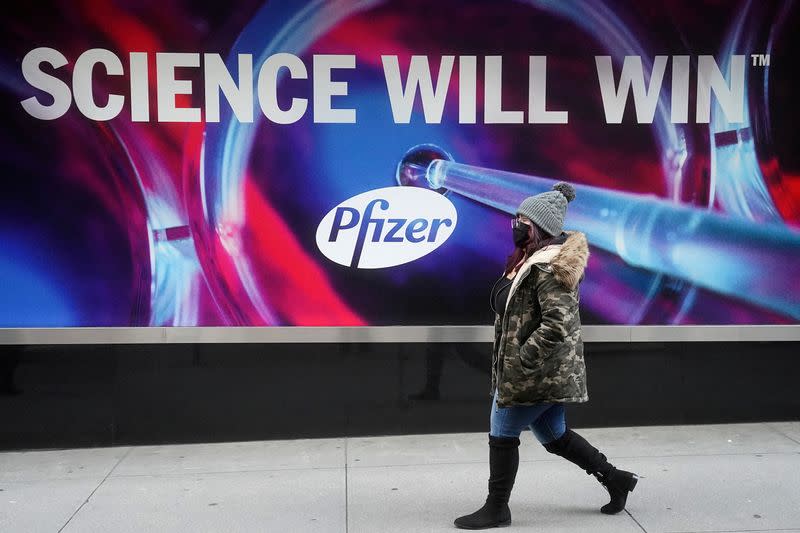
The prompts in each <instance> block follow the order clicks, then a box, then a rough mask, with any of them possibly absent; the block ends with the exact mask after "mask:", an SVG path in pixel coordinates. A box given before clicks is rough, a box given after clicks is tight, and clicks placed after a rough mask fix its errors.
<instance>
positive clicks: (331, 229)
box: [317, 187, 457, 268]
mask: <svg viewBox="0 0 800 533" xmlns="http://www.w3.org/2000/svg"><path fill="white" fill-rule="evenodd" d="M456 220H457V215H456V208H455V206H454V205H453V204H452V202H450V200H448V199H447V198H445V197H444V196H442V195H441V194H439V193H437V192H434V191H431V190H429V189H422V188H418V187H386V188H384V189H375V190H373V191H368V192H365V193H362V194H359V195H357V196H353V197H352V198H350V199H348V200H345V201H344V202H342V203H340V204H339V205H337V206H336V207H334V208H333V209H331V210H330V211H329V212H328V214H327V215H325V217H324V218H323V219H322V222H320V223H319V226H318V227H317V247H318V248H319V250H320V251H321V252H322V253H323V254H324V255H325V257H327V258H328V259H330V260H331V261H334V262H336V263H339V264H340V265H344V266H349V267H353V268H386V267H391V266H396V265H402V264H405V263H410V262H411V261H414V260H416V259H419V258H420V257H423V256H425V255H428V254H429V253H431V252H432V251H434V250H435V249H437V248H438V247H439V246H441V245H442V244H444V242H445V241H446V240H447V239H448V238H449V237H450V235H452V234H453V230H455V228H456Z"/></svg>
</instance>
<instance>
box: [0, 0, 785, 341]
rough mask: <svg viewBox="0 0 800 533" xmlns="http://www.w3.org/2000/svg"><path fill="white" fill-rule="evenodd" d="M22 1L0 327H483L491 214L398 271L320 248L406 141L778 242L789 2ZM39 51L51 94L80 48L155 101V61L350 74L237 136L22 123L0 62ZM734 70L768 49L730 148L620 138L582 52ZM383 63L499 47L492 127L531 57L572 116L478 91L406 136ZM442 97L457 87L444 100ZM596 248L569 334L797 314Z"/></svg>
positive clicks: (475, 214)
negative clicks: (142, 64)
mask: <svg viewBox="0 0 800 533" xmlns="http://www.w3.org/2000/svg"><path fill="white" fill-rule="evenodd" d="M31 4H38V5H30V6H17V7H15V8H14V9H13V12H10V13H7V14H6V15H5V16H4V18H3V20H2V22H0V27H2V34H0V41H2V45H0V68H1V69H2V72H1V75H2V80H3V84H2V87H0V90H1V91H2V98H1V99H0V109H1V110H2V116H3V117H4V120H3V123H2V126H1V127H0V135H1V137H0V143H1V144H0V154H1V156H2V158H1V159H0V165H1V166H2V171H3V179H4V181H3V183H4V192H3V194H2V195H0V327H44V326H52V327H70V326H193V325H204V326H224V325H244V326H269V325H296V326H317V325H326V326H358V325H445V324H485V323H488V322H489V321H490V320H491V314H490V311H489V308H488V290H489V287H490V286H491V284H492V282H493V281H494V279H495V277H496V276H497V275H498V273H499V271H500V269H501V268H502V265H503V264H504V260H505V257H506V256H507V254H508V253H509V252H510V250H509V244H510V242H511V235H510V229H509V223H508V215H507V214H506V213H503V212H500V211H497V210H495V209H493V208H490V207H487V206H486V205H483V204H482V203H480V202H478V201H475V200H471V199H468V198H465V197H461V196H459V195H457V194H450V195H449V196H448V197H449V198H450V200H451V201H452V202H453V203H454V205H455V206H456V209H457V210H458V220H459V223H458V227H457V229H456V231H455V233H454V234H453V236H452V237H451V238H450V239H449V240H448V241H447V242H446V243H445V244H444V245H443V246H442V247H441V248H439V249H438V250H436V251H435V252H434V253H432V254H430V255H428V256H425V257H424V258H422V259H420V260H417V261H415V262H412V263H409V264H405V265H402V266H399V267H394V268H388V269H381V270H356V269H350V268H347V267H343V266H340V265H337V264H334V263H333V262H331V261H329V260H327V259H326V258H325V257H324V256H322V254H321V253H320V252H319V251H318V250H317V248H316V245H315V232H316V228H317V224H318V223H319V221H320V220H321V219H322V217H323V216H324V215H325V214H326V213H327V212H328V211H329V210H330V209H331V208H332V207H333V206H335V205H337V204H338V203H339V202H341V201H343V200H345V199H347V198H349V197H351V196H354V195H356V194H359V193H362V192H364V191H367V190H370V189H376V188H381V187H386V186H390V185H394V184H395V183H396V182H395V168H396V166H397V163H398V161H399V160H400V159H401V158H402V157H403V154H405V152H406V151H407V150H408V149H409V148H410V147H412V146H414V145H417V144H420V143H434V144H436V145H438V146H441V147H443V148H444V149H446V150H447V151H448V152H449V153H450V154H451V155H452V156H453V158H454V159H455V160H456V161H458V162H460V163H465V164H468V165H473V166H477V167H485V168H491V169H498V170H505V171H511V172H517V173H522V174H530V175H536V176H547V177H551V178H553V179H564V180H567V181H570V182H573V183H576V184H583V185H590V186H594V187H600V188H603V189H607V190H613V191H624V192H631V193H636V194H642V195H655V196H658V197H660V198H663V199H665V200H667V201H669V202H673V203H675V204H680V205H684V206H690V207H692V208H695V209H698V210H703V211H712V212H714V213H718V214H722V215H725V216H729V217H731V218H732V219H737V220H746V221H748V222H751V223H754V224H759V225H768V226H769V227H775V228H780V230H781V231H789V232H795V233H800V156H799V155H798V150H797V148H798V143H797V140H796V137H797V136H796V134H792V133H791V132H792V131H794V130H795V128H796V124H797V123H798V120H800V102H797V101H796V99H795V94H796V93H797V90H798V88H800V85H799V84H798V81H797V74H796V60H795V58H796V57H797V52H798V51H799V50H798V48H800V47H798V43H799V42H800V40H798V37H797V31H796V30H797V27H798V24H797V23H798V20H800V7H798V6H797V5H796V4H795V3H794V2H790V1H783V2H779V1H774V2H773V1H766V2H752V1H751V2H747V1H744V2H717V1H707V2H692V1H688V0H685V1H677V0H675V1H669V2H663V3H659V4H658V5H656V4H652V3H645V2H635V1H632V0H630V1H605V2H603V1H599V0H598V1H589V0H584V1H574V2H548V1H544V0H541V1H535V0H531V1H528V2H524V1H508V2H501V1H497V0H484V1H477V0H476V1H464V0H440V1H436V2H430V1H422V0H418V1H410V0H409V1H386V2H379V1H361V2H352V1H335V2H334V1H332V2H308V3H306V2H301V1H283V2H281V1H275V2H256V1H248V0H233V1H231V2H225V3H222V4H220V3H219V2H211V1H208V0H206V1H194V2H190V1H182V2H179V1H174V0H159V1H158V2H156V1H121V0H119V1H100V0H97V1H95V0H77V1H66V0H64V1H54V2H47V3H36V2H34V3H31ZM43 4H46V5H43ZM299 14H300V15H303V16H302V17H301V20H302V23H298V22H297V21H298V15H299ZM43 46H47V47H52V48H55V49H57V50H59V51H61V52H62V53H63V54H64V55H65V56H66V57H67V58H68V59H69V60H70V65H68V66H66V67H64V68H61V69H59V70H58V71H55V75H56V76H57V77H59V78H62V79H64V80H65V81H69V80H70V68H71V65H72V64H73V63H74V61H75V59H76V58H77V57H78V56H79V55H80V54H81V53H82V52H84V51H85V50H88V49H91V48H105V49H108V50H111V51H113V52H114V53H115V54H117V55H118V56H119V57H120V58H123V64H125V61H124V58H125V57H127V54H128V53H129V52H148V53H149V58H150V59H149V60H150V65H149V69H150V72H151V76H150V78H151V98H150V102H151V105H154V102H155V100H156V98H155V86H154V83H153V81H152V80H154V79H155V63H154V59H153V57H154V55H155V53H157V52H193V53H197V52H200V53H202V52H215V53H220V54H222V56H223V57H224V58H228V59H229V58H232V57H235V55H236V54H242V53H249V54H253V57H254V61H255V66H256V68H257V67H258V64H259V62H258V58H261V61H263V59H264V57H265V56H266V55H269V54H274V53H277V52H289V53H293V54H296V55H298V56H300V57H301V58H303V59H304V61H305V63H306V65H309V66H310V65H311V58H312V56H313V55H315V54H355V55H356V56H357V68H356V69H353V70H349V71H346V80H347V82H348V84H349V94H348V95H347V96H341V97H336V99H335V103H336V105H337V106H338V107H342V108H344V107H347V108H356V109H357V110H358V119H357V123H356V124H315V123H313V120H312V113H311V112H310V111H309V112H308V113H306V115H305V116H304V117H303V118H302V119H301V120H300V121H298V122H296V123H294V124H290V125H280V124H274V123H268V122H267V121H265V120H260V121H259V120H258V118H257V121H256V122H255V123H253V124H240V123H238V122H237V121H236V120H235V118H233V117H232V114H231V112H230V109H229V108H227V109H226V104H225V103H224V101H223V104H222V107H223V114H222V120H221V121H220V122H219V123H208V124H206V123H202V122H201V123H193V124H186V123H160V122H156V121H155V120H153V121H151V122H133V121H132V120H131V119H130V109H129V108H128V107H126V108H125V109H124V110H123V112H122V114H121V115H120V116H118V117H116V118H115V119H112V120H110V121H108V122H95V121H91V120H89V119H87V118H85V117H84V116H83V115H81V114H80V113H79V112H78V111H77V110H76V109H75V108H74V106H73V108H72V109H70V111H68V112H67V114H66V115H65V116H63V117H61V118H59V119H57V120H54V121H40V120H36V119H34V118H33V117H31V116H30V115H28V114H27V113H25V112H24V111H23V109H22V107H21V106H20V102H21V101H22V100H24V99H25V98H28V97H30V96H32V95H37V94H38V93H37V91H36V90H35V89H33V88H32V87H30V86H29V85H28V84H27V83H26V81H25V80H24V79H23V77H22V74H21V70H20V62H21V60H22V58H23V57H24V56H25V54H26V53H28V52H29V51H30V50H32V49H34V48H37V47H43ZM751 53H760V54H763V53H769V54H770V57H771V64H770V66H769V67H768V68H760V69H758V70H755V69H751V67H749V63H748V71H747V101H746V104H745V105H746V109H747V124H745V126H746V128H747V130H748V132H749V135H751V137H752V140H751V142H748V139H745V140H744V141H743V140H742V137H741V136H740V137H739V138H738V139H737V138H736V135H735V133H734V141H733V142H730V139H729V136H726V132H725V131H722V130H720V129H719V128H720V124H717V123H715V121H714V119H713V117H712V122H711V123H710V124H696V123H694V121H693V120H690V123H689V124H679V125H675V124H669V123H667V122H664V121H660V120H659V119H658V118H657V119H656V121H654V123H653V124H637V123H636V120H635V116H634V111H633V109H632V106H631V105H629V106H628V108H627V110H626V113H625V119H624V120H623V123H622V124H607V123H606V121H605V117H604V113H603V106H602V102H601V99H600V91H599V90H598V87H597V79H596V72H595V63H594V56H597V55H610V56H611V57H612V58H613V60H614V62H615V63H614V64H615V67H616V68H617V69H619V67H620V65H621V62H622V59H623V58H624V56H626V55H640V56H641V57H642V58H643V60H644V61H645V63H646V62H647V61H648V59H647V58H652V57H653V56H654V55H656V54H662V55H663V54H666V55H690V56H691V57H693V58H694V57H696V56H698V55H704V54H710V55H714V56H716V57H717V60H718V62H719V63H720V65H724V64H725V63H724V58H725V57H727V56H730V55H731V54H745V55H747V56H748V57H749V55H750V54H751ZM384 54H392V55H397V56H399V59H400V64H401V65H407V64H408V61H409V60H410V57H411V56H412V55H427V56H428V57H429V58H431V61H432V63H433V65H434V66H433V72H437V71H438V63H437V61H436V59H437V58H439V57H441V56H442V55H476V56H478V57H481V56H487V55H502V56H503V80H502V86H503V94H502V97H503V105H504V107H506V108H508V109H525V108H526V106H527V103H528V70H527V69H528V56H530V55H546V56H547V57H548V106H549V107H550V108H552V109H568V110H569V116H570V119H569V124H566V125H531V124H519V125H511V124H482V121H481V120H480V117H481V105H482V98H481V94H482V93H481V89H480V87H479V90H478V95H479V97H478V117H479V120H478V123H477V124H459V122H458V107H457V105H456V104H457V102H458V95H457V94H455V93H454V94H449V95H448V103H447V105H446V106H445V111H444V116H443V118H442V121H441V123H440V124H426V123H425V121H424V120H423V118H422V110H421V107H419V106H417V107H415V114H414V115H413V116H412V119H411V123H410V124H395V123H394V121H393V118H392V114H391V109H390V106H389V100H388V96H387V91H386V82H385V79H384V75H383V70H382V65H381V55H384ZM228 64H229V67H230V66H231V65H235V59H234V60H233V61H229V62H228ZM480 64H481V63H480V61H479V74H480ZM693 68H694V64H693ZM233 71H235V68H234V69H233ZM617 72H618V71H617ZM693 74H695V75H696V72H693ZM180 77H181V79H187V80H192V82H193V87H194V91H193V94H192V96H186V97H179V100H178V101H179V104H180V105H183V106H187V107H188V106H194V107H202V102H203V83H202V80H203V77H202V72H201V70H200V69H184V70H182V71H180ZM478 79H479V80H480V75H479V78H478ZM692 79H694V78H692ZM95 80H96V82H95V83H96V86H95V88H94V90H95V95H102V94H103V93H106V94H108V93H121V94H124V93H125V91H126V90H129V83H130V80H129V79H127V77H126V76H119V77H103V76H97V77H96V78H95ZM665 85H666V87H667V88H668V87H669V85H668V83H667V84H665ZM457 86H458V84H457V83H456V78H455V77H454V79H453V81H452V82H451V90H452V91H456V90H457ZM280 88H281V91H280V95H281V98H286V100H287V101H288V99H290V98H291V97H298V98H300V97H306V98H309V101H311V94H310V91H311V86H310V84H309V83H308V82H306V81H303V80H291V79H288V78H287V79H284V80H283V81H282V82H281V87H280ZM98 100H102V97H99V98H98ZM666 101H667V102H668V101H669V98H666ZM690 103H692V102H690ZM691 108H692V106H691V105H690V109H691ZM151 115H153V116H154V115H155V113H154V112H153V113H151ZM657 115H658V114H657ZM256 116H257V117H261V116H260V115H259V114H258V110H257V113H256ZM676 169H677V170H676ZM223 198H224V199H225V201H222V200H221V199H223ZM231 199H233V200H231ZM580 200H581V198H580V197H579V198H578V199H577V200H576V201H578V202H580ZM567 225H568V226H569V219H568V223H567ZM776 231H777V229H776ZM592 252H593V253H592V257H591V260H590V264H589V268H588V271H587V274H586V279H585V282H584V283H583V288H582V317H583V321H584V323H589V324H795V323H797V322H798V320H799V319H800V308H798V309H797V311H798V312H797V313H794V312H792V310H789V312H787V311H786V310H785V309H778V308H775V307H771V306H769V305H758V304H754V303H753V302H752V301H749V300H748V299H747V298H743V297H742V293H746V292H747V291H748V287H747V286H742V287H741V288H740V291H729V292H728V293H725V294H723V293H719V292H714V291H711V290H708V289H703V288H701V287H699V286H697V285H696V284H693V283H691V282H688V281H686V280H683V279H679V278H673V277H669V276H665V275H663V274H659V273H658V272H655V271H651V270H648V269H643V268H639V267H634V266H632V265H630V264H628V263H626V261H625V260H624V259H622V258H620V257H618V256H617V255H615V254H613V253H610V252H608V251H604V250H602V249H600V248H598V247H593V249H592ZM775 254H776V255H775V257H782V255H781V254H784V255H785V250H775ZM734 257H735V260H725V261H719V262H710V263H708V262H707V263H708V264H705V265H703V267H704V271H707V275H709V276H715V275H720V276H735V275H736V272H737V269H741V268H744V266H746V265H747V264H748V262H749V261H750V260H751V259H752V258H751V257H749V256H748V250H747V249H736V250H734ZM797 259H800V258H797ZM706 261H707V260H706ZM798 271H799V270H798V261H789V262H788V264H786V270H785V272H784V273H777V274H776V273H770V274H766V273H765V277H764V283H768V284H772V285H773V288H774V289H776V290H779V291H782V292H784V293H788V294H791V295H794V296H795V301H798V302H800V282H799V281H798V278H799V277H798V275H797V272H798ZM717 273H718V274H717ZM798 305H800V304H798Z"/></svg>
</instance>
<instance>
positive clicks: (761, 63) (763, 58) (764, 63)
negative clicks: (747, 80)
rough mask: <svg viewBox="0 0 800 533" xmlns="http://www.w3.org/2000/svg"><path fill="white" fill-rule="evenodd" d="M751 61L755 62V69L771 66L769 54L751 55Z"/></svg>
mask: <svg viewBox="0 0 800 533" xmlns="http://www.w3.org/2000/svg"><path fill="white" fill-rule="evenodd" d="M750 59H752V60H753V66H754V67H768V66H769V54H750Z"/></svg>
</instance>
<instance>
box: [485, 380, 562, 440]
mask: <svg viewBox="0 0 800 533" xmlns="http://www.w3.org/2000/svg"><path fill="white" fill-rule="evenodd" d="M489 420H490V430H489V434H490V435H491V436H493V437H507V438H515V437H516V438H519V436H520V434H521V433H522V432H523V430H525V429H526V428H530V429H531V431H532V432H533V434H534V436H535V437H536V439H537V440H538V441H539V442H541V443H542V444H547V443H548V442H553V441H554V440H556V439H558V438H559V437H561V436H562V435H563V434H564V432H565V431H566V430H567V422H566V420H565V418H564V404H561V403H540V404H536V405H512V406H511V407H497V391H494V400H492V415H491V417H490V419H489Z"/></svg>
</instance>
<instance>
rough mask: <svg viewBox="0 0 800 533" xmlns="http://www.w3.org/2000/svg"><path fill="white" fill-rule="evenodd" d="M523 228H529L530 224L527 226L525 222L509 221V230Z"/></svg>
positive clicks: (518, 220) (516, 219)
mask: <svg viewBox="0 0 800 533" xmlns="http://www.w3.org/2000/svg"><path fill="white" fill-rule="evenodd" d="M525 226H527V227H530V224H528V223H527V222H523V221H522V220H521V219H519V218H512V219H511V228H512V229H517V228H520V229H524V227H525Z"/></svg>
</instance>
